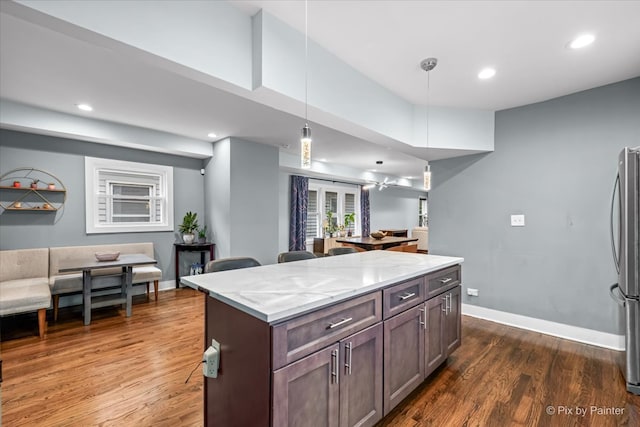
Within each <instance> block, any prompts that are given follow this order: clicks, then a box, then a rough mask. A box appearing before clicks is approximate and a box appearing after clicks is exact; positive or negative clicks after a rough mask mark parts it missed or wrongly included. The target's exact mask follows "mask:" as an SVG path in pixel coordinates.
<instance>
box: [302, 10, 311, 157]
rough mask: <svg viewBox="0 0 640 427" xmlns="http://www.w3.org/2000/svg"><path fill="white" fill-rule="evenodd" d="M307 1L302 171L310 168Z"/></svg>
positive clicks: (305, 16) (305, 11) (305, 12)
mask: <svg viewBox="0 0 640 427" xmlns="http://www.w3.org/2000/svg"><path fill="white" fill-rule="evenodd" d="M307 22H308V20H307V0H304V127H303V128H302V137H301V138H300V167H301V168H302V169H310V168H311V128H310V127H309V122H308V118H307V116H308V114H307V113H308V109H309V108H308V102H307V93H308V86H309V78H308V75H309V71H308V68H309V65H308V62H309V46H308V45H309V35H308V31H307V27H308V25H307Z"/></svg>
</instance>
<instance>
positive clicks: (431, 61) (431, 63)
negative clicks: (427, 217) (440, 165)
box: [420, 58, 438, 191]
mask: <svg viewBox="0 0 640 427" xmlns="http://www.w3.org/2000/svg"><path fill="white" fill-rule="evenodd" d="M436 65H438V59H437V58H427V59H424V60H423V61H422V62H420V68H422V69H423V70H424V71H426V72H427V149H428V148H429V92H430V87H429V71H431V70H433V69H434V68H436ZM423 179H424V183H423V186H424V189H425V190H426V191H429V190H431V166H429V162H427V165H426V166H425V167H424V175H423Z"/></svg>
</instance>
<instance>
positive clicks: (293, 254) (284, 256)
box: [278, 251, 316, 264]
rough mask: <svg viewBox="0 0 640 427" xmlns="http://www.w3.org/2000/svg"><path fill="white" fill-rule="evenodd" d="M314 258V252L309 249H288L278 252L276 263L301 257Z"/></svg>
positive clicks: (298, 259) (297, 259)
mask: <svg viewBox="0 0 640 427" xmlns="http://www.w3.org/2000/svg"><path fill="white" fill-rule="evenodd" d="M311 258H316V256H315V255H314V254H312V253H311V252H309V251H289V252H282V253H280V254H278V264H280V263H283V262H291V261H300V260H303V259H311Z"/></svg>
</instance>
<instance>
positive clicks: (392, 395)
mask: <svg viewBox="0 0 640 427" xmlns="http://www.w3.org/2000/svg"><path fill="white" fill-rule="evenodd" d="M424 312H425V305H424V304H420V305H419V306H417V307H414V308H411V309H409V310H407V311H405V312H403V313H400V314H398V315H397V316H394V317H392V318H390V319H388V320H386V321H385V322H384V401H383V407H384V415H387V414H388V413H389V411H391V409H392V408H393V407H394V406H396V405H397V404H398V403H400V401H401V400H402V399H404V398H405V397H406V396H407V395H408V394H409V393H411V391H412V390H413V389H415V388H416V387H417V386H418V385H420V383H421V382H422V380H423V379H424V336H425V333H424V326H425V321H424V316H425V313H424Z"/></svg>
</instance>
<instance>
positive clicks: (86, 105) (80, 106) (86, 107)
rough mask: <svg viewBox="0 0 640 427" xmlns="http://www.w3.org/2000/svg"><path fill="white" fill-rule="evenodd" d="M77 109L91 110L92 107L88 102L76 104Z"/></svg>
mask: <svg viewBox="0 0 640 427" xmlns="http://www.w3.org/2000/svg"><path fill="white" fill-rule="evenodd" d="M76 105H77V106H78V109H80V110H82V111H93V107H92V106H91V105H89V104H76Z"/></svg>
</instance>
